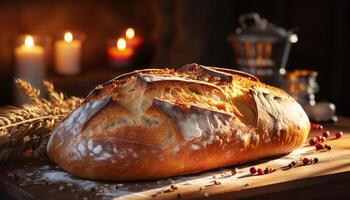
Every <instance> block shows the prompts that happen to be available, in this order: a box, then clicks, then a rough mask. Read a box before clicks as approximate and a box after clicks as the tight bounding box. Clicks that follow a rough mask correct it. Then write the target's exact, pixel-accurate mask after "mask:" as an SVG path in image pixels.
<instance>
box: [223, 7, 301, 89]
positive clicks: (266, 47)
mask: <svg viewBox="0 0 350 200" xmlns="http://www.w3.org/2000/svg"><path fill="white" fill-rule="evenodd" d="M238 20H239V24H240V27H239V28H237V29H236V31H235V34H232V35H230V36H229V37H228V40H229V41H230V42H231V43H232V45H233V49H234V53H235V57H236V58H235V62H236V64H237V65H238V67H239V68H240V69H241V70H242V71H246V72H248V73H251V74H254V75H256V76H257V77H259V78H260V79H261V80H262V81H263V82H266V83H269V84H272V85H276V86H279V85H280V82H281V72H283V71H284V68H285V67H286V64H287V60H288V56H289V51H290V48H291V44H292V43H295V42H297V41H298V37H297V35H296V34H295V33H293V32H292V31H286V30H285V29H283V28H281V27H278V26H276V25H274V24H272V23H270V22H268V21H267V20H266V19H264V18H261V17H260V16H259V14H257V13H247V14H243V15H241V16H240V17H239V19H238Z"/></svg>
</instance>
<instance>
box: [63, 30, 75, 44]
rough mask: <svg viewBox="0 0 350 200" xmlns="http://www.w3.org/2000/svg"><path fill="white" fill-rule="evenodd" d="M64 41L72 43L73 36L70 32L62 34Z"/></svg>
mask: <svg viewBox="0 0 350 200" xmlns="http://www.w3.org/2000/svg"><path fill="white" fill-rule="evenodd" d="M64 41H66V42H72V41H73V34H72V33H71V32H67V33H65V34H64Z"/></svg>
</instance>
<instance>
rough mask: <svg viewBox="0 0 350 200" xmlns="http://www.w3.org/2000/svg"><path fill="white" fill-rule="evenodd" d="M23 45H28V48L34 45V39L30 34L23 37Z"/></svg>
mask: <svg viewBox="0 0 350 200" xmlns="http://www.w3.org/2000/svg"><path fill="white" fill-rule="evenodd" d="M24 46H26V47H29V48H30V47H33V46H34V39H33V37H32V36H30V35H27V36H26V37H25V38H24Z"/></svg>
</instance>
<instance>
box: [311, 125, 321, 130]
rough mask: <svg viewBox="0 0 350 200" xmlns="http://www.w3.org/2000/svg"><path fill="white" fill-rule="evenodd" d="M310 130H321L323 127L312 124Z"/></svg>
mask: <svg viewBox="0 0 350 200" xmlns="http://www.w3.org/2000/svg"><path fill="white" fill-rule="evenodd" d="M311 128H312V129H314V130H322V129H323V126H322V125H321V124H315V123H312V124H311Z"/></svg>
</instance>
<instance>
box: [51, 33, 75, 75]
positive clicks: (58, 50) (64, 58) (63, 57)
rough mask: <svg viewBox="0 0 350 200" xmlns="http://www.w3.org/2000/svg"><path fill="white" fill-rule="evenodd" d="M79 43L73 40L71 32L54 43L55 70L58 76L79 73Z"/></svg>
mask: <svg viewBox="0 0 350 200" xmlns="http://www.w3.org/2000/svg"><path fill="white" fill-rule="evenodd" d="M80 60H81V41H80V40H77V39H74V38H73V34H72V33H71V32H67V33H65V34H64V39H63V40H58V41H57V42H55V69H56V71H57V72H58V73H59V74H63V75H75V74H78V73H79V72H80Z"/></svg>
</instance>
